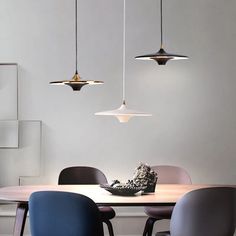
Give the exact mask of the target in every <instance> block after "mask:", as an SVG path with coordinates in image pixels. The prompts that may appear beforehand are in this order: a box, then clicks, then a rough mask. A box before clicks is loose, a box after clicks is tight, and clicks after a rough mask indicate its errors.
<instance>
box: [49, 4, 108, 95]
mask: <svg viewBox="0 0 236 236" xmlns="http://www.w3.org/2000/svg"><path fill="white" fill-rule="evenodd" d="M77 5H78V4H77V0H75V74H74V76H73V77H72V79H71V80H62V81H52V82H50V84H52V85H68V86H70V87H71V88H72V89H73V91H80V89H81V88H82V87H83V86H85V85H96V84H103V81H97V80H82V79H81V77H80V75H79V74H78V42H77V41H78V39H77V37H78V36H77V31H78V26H77V21H78V9H77V8H78V7H77Z"/></svg>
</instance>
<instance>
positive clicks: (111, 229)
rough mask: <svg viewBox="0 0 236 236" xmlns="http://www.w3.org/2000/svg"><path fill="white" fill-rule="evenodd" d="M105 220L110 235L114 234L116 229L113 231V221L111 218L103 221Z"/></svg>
mask: <svg viewBox="0 0 236 236" xmlns="http://www.w3.org/2000/svg"><path fill="white" fill-rule="evenodd" d="M103 222H104V223H106V224H107V228H108V232H109V235H110V236H114V231H113V227H112V224H111V222H110V221H109V220H106V221H103Z"/></svg>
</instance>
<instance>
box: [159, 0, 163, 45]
mask: <svg viewBox="0 0 236 236" xmlns="http://www.w3.org/2000/svg"><path fill="white" fill-rule="evenodd" d="M160 17H161V48H163V19H162V18H163V15H162V0H160Z"/></svg>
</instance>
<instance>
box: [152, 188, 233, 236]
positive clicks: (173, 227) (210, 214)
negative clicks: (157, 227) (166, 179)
mask: <svg viewBox="0 0 236 236" xmlns="http://www.w3.org/2000/svg"><path fill="white" fill-rule="evenodd" d="M235 227H236V188H231V187H213V188H204V189H198V190H194V191H191V192H189V193H187V194H185V195H184V196H183V197H182V198H181V199H180V200H179V201H178V202H177V203H176V205H175V207H174V210H173V213H172V216H171V221H170V232H160V233H157V234H156V236H169V235H171V236H233V235H234V231H235Z"/></svg>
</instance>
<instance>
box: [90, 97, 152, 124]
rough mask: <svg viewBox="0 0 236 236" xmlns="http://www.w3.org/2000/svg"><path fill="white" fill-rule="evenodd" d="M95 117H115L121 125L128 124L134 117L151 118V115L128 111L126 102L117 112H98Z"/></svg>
mask: <svg viewBox="0 0 236 236" xmlns="http://www.w3.org/2000/svg"><path fill="white" fill-rule="evenodd" d="M95 115H99V116H115V117H116V118H117V119H118V120H119V122H120V123H126V122H128V121H129V119H130V118H132V117H134V116H151V114H148V113H144V112H140V111H135V110H131V109H128V108H127V106H126V104H125V102H123V103H122V105H121V106H120V107H119V108H118V109H116V110H111V111H102V112H97V113H95Z"/></svg>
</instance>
